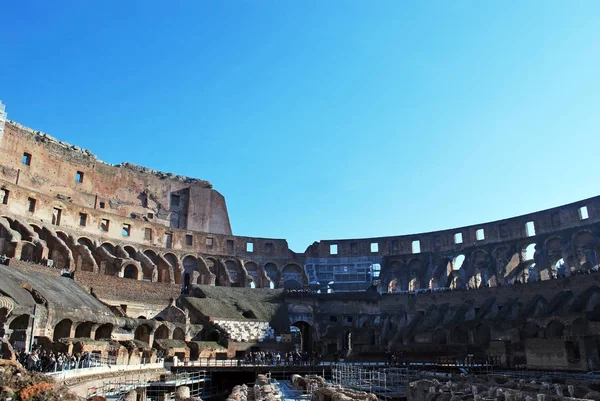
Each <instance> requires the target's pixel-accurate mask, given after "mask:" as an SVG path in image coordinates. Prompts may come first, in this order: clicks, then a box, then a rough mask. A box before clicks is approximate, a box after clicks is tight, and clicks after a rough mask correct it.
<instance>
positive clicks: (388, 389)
mask: <svg viewBox="0 0 600 401" xmlns="http://www.w3.org/2000/svg"><path fill="white" fill-rule="evenodd" d="M331 377H332V383H333V384H334V385H336V386H339V387H342V388H347V389H351V390H357V391H364V392H367V393H372V394H375V395H376V396H377V398H378V399H381V400H397V399H400V398H403V397H406V389H407V386H408V380H409V373H408V369H407V368H371V369H369V368H363V367H360V366H354V365H346V364H343V365H338V366H336V367H333V368H332V369H331Z"/></svg>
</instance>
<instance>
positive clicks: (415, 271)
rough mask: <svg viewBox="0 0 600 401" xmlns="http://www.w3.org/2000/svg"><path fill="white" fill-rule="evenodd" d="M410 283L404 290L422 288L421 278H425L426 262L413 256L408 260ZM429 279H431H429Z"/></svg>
mask: <svg viewBox="0 0 600 401" xmlns="http://www.w3.org/2000/svg"><path fill="white" fill-rule="evenodd" d="M407 269H408V283H407V287H406V288H404V287H403V288H402V289H403V290H408V291H411V292H412V291H416V290H418V289H420V288H421V280H422V279H423V270H424V263H423V261H422V260H421V259H418V258H413V259H411V260H410V261H409V262H408V265H407ZM427 281H429V280H427Z"/></svg>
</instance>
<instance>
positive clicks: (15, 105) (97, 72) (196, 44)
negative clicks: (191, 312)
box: [0, 0, 600, 252]
mask: <svg viewBox="0 0 600 401" xmlns="http://www.w3.org/2000/svg"><path fill="white" fill-rule="evenodd" d="M0 17H1V18H0V38H1V39H0V40H1V42H0V43H1V44H0V48H1V49H2V55H3V58H2V61H1V62H0V99H2V101H3V102H4V103H5V104H6V105H7V112H8V117H9V118H10V119H12V120H16V121H18V122H20V123H22V124H24V125H27V126H30V127H32V128H34V129H37V130H41V131H45V132H47V133H49V134H50V135H53V136H55V137H57V138H59V139H61V140H63V141H67V142H69V143H72V144H77V145H79V146H81V147H83V148H86V149H90V150H91V151H92V152H93V153H95V154H97V155H98V157H99V158H100V159H101V160H104V161H106V162H109V163H120V162H122V161H129V162H132V163H136V164H140V165H144V166H148V167H151V168H155V169H159V170H164V171H170V172H174V173H177V174H183V175H189V176H193V177H198V178H203V179H207V180H209V181H211V182H212V183H213V185H214V188H215V189H217V190H218V191H220V192H221V193H222V194H224V195H225V197H226V199H227V204H228V208H229V215H230V218H231V223H232V228H233V231H234V233H235V234H238V235H249V236H257V237H274V238H286V239H288V241H289V244H290V246H291V248H292V249H293V250H295V251H298V252H303V251H304V250H305V248H306V247H307V246H308V245H310V244H311V243H312V242H313V241H316V240H319V239H337V238H352V237H355V238H359V237H370V236H384V235H398V234H407V233H414V232H424V231H430V230H436V229H444V228H452V227H456V226H462V225H468V224H473V223H480V222H485V221H490V220H495V219H500V218H505V217H510V216H514V215H518V214H523V213H528V212H532V211H535V210H539V209H544V208H548V207H552V206H557V205H560V204H563V203H568V202H572V201H576V200H580V199H583V198H586V197H590V196H594V195H598V194H600V188H599V186H598V184H599V182H600V180H599V179H600V174H599V173H600V1H597V0H588V1H585V0H582V1H573V2H569V1H550V0H539V1H516V0H511V1H458V0H457V1H441V0H440V1H434V0H431V1H402V0H392V1H383V0H376V1H351V0H326V1H323V0H315V1H308V0H306V1H295V0H281V1H280V0H277V1H261V0H253V1H234V0H222V1H213V0H210V1H209V0H206V1H201V0H197V1H153V0H144V1H80V0H73V1H68V2H67V1H59V0H53V1H37V0H36V1H33V0H32V1H27V0H21V1H11V2H9V1H5V2H3V3H2V4H1V5H0Z"/></svg>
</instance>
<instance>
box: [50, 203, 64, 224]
mask: <svg viewBox="0 0 600 401" xmlns="http://www.w3.org/2000/svg"><path fill="white" fill-rule="evenodd" d="M61 217H62V209H59V208H57V207H55V208H54V210H53V211H52V225H55V226H60V218H61Z"/></svg>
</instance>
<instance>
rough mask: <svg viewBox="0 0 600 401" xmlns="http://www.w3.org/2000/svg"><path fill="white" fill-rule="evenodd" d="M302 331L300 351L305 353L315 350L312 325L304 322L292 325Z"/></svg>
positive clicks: (300, 321) (299, 321)
mask: <svg viewBox="0 0 600 401" xmlns="http://www.w3.org/2000/svg"><path fill="white" fill-rule="evenodd" d="M291 326H293V327H297V328H298V329H299V330H300V339H301V340H300V349H301V350H302V351H305V352H312V350H313V328H312V326H311V325H310V323H308V322H306V321H304V320H298V321H296V322H294V323H292V324H291Z"/></svg>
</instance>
